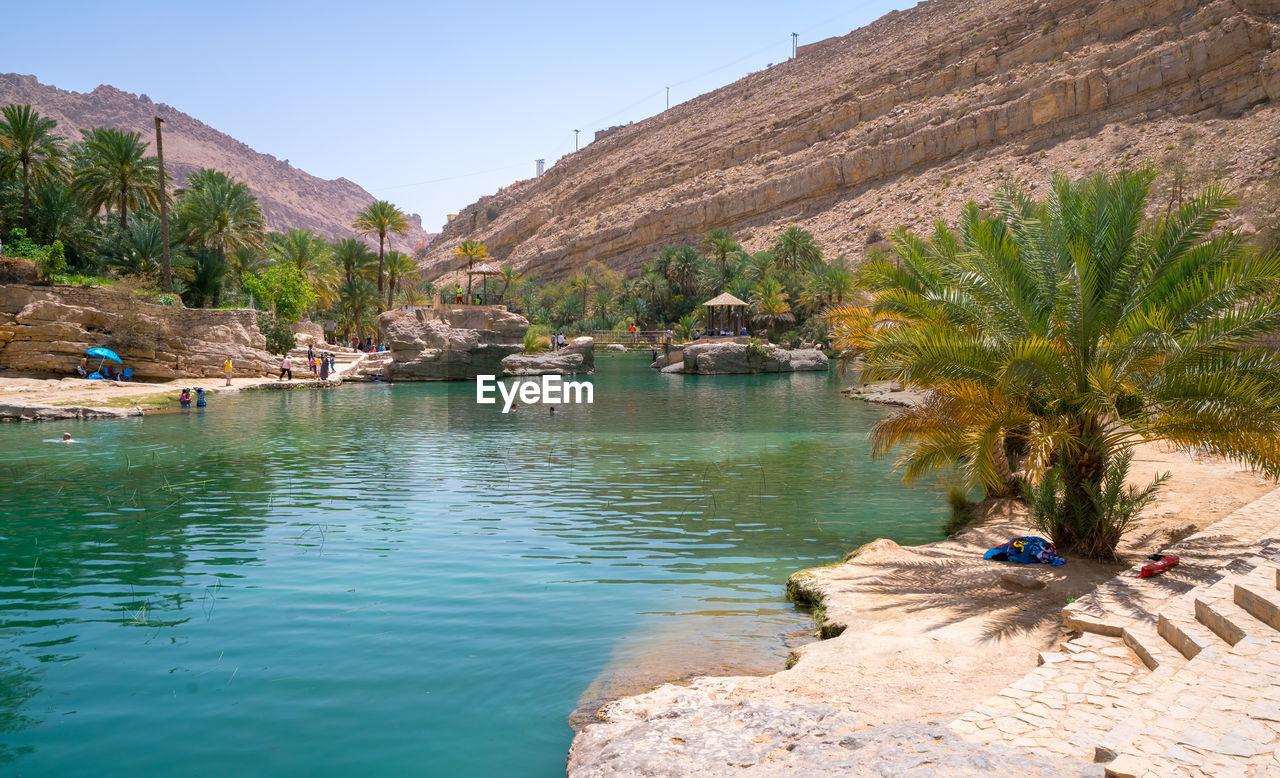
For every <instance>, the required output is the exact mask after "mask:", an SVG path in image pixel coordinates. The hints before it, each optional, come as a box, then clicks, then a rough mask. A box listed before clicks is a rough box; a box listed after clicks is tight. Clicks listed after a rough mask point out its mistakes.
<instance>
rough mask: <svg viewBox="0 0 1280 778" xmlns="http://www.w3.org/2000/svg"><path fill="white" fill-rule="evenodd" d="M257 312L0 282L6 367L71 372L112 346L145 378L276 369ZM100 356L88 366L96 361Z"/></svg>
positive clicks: (0, 343) (0, 359)
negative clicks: (227, 363)
mask: <svg viewBox="0 0 1280 778" xmlns="http://www.w3.org/2000/svg"><path fill="white" fill-rule="evenodd" d="M266 344H267V341H266V338H265V337H264V336H263V335H262V333H261V332H260V331H259V330H258V319H257V313H256V312H255V311H252V310H216V311H210V310H202V309H187V308H177V307H172V306H167V305H149V304H147V303H142V302H139V301H138V300H137V299H136V298H134V297H133V296H131V295H129V294H128V293H126V292H119V291H115V290H111V289H104V288H80V287H71V286H30V285H25V284H6V285H0V368H3V369H6V370H18V371H23V372H31V373H40V374H53V375H59V376H66V375H71V374H73V373H74V371H75V367H76V365H77V364H79V362H80V358H81V357H83V356H84V352H85V350H86V349H89V348H93V347H94V346H106V347H108V348H111V349H113V350H114V351H115V352H116V353H118V354H119V355H120V357H121V358H122V359H123V360H124V366H125V367H127V368H130V369H131V370H133V376H134V378H135V379H139V380H166V379H170V378H200V377H213V376H221V375H222V363H223V360H225V359H227V358H228V357H230V358H231V360H232V362H233V364H234V365H235V373H236V375H237V376H259V375H265V374H269V373H271V372H272V371H273V370H275V369H276V364H277V361H276V358H275V357H274V356H272V355H271V354H269V353H267V351H266V350H265V349H266ZM96 366H97V365H96V361H94V363H93V364H91V365H90V367H96Z"/></svg>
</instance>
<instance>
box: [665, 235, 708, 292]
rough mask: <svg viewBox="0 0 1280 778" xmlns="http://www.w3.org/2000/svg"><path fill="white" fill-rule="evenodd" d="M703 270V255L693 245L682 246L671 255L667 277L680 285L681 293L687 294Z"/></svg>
mask: <svg viewBox="0 0 1280 778" xmlns="http://www.w3.org/2000/svg"><path fill="white" fill-rule="evenodd" d="M701 271H702V257H701V256H699V255H698V252H697V251H696V250H695V249H694V248H693V246H681V247H680V248H678V249H676V250H675V253H674V254H673V255H672V256H671V263H670V265H669V267H668V269H667V278H668V279H669V280H671V282H672V283H674V284H676V285H677V286H679V287H680V293H681V294H683V295H686V296H687V295H688V294H689V291H690V289H692V287H693V283H694V281H696V280H697V278H698V275H699V274H700V273H701Z"/></svg>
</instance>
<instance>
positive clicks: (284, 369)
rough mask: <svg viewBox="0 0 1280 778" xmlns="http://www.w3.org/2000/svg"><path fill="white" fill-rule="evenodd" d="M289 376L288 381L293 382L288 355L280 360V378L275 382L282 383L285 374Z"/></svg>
mask: <svg viewBox="0 0 1280 778" xmlns="http://www.w3.org/2000/svg"><path fill="white" fill-rule="evenodd" d="M286 373H287V374H288V375H289V380H290V381H292V380H293V361H292V360H290V359H289V355H288V354H285V355H284V359H282V360H280V377H279V378H277V379H276V380H277V381H283V380H284V377H285V374H286Z"/></svg>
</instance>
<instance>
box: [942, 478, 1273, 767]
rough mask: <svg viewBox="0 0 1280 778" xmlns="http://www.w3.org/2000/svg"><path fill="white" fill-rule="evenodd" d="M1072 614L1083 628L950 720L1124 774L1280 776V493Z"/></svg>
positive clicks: (978, 737) (976, 732)
mask: <svg viewBox="0 0 1280 778" xmlns="http://www.w3.org/2000/svg"><path fill="white" fill-rule="evenodd" d="M1171 553H1176V554H1179V555H1180V556H1181V558H1182V564H1180V565H1179V566H1178V567H1176V568H1174V570H1172V571H1170V572H1169V573H1166V574H1165V575H1163V576H1160V577H1157V578H1154V579H1141V578H1138V577H1137V575H1136V574H1137V567H1135V568H1133V569H1131V570H1128V571H1126V572H1125V573H1123V574H1121V575H1120V576H1117V577H1116V578H1115V579H1113V580H1112V581H1110V582H1108V583H1107V584H1104V585H1103V586H1101V587H1099V588H1098V589H1097V590H1095V591H1094V592H1092V593H1091V594H1089V595H1088V596H1086V597H1082V598H1081V599H1080V600H1078V601H1077V602H1075V603H1072V604H1070V605H1068V606H1067V608H1065V609H1064V611H1063V618H1064V621H1065V622H1066V623H1067V624H1068V625H1069V626H1073V627H1076V628H1077V629H1079V630H1081V632H1082V634H1081V635H1080V637H1077V638H1075V639H1072V640H1068V641H1067V642H1065V643H1064V644H1063V646H1062V650H1061V651H1058V652H1053V653H1045V654H1042V655H1041V663H1042V664H1041V666H1040V667H1038V668H1037V669H1036V670H1035V671H1033V672H1032V673H1030V674H1029V675H1027V676H1025V677H1023V678H1021V679H1019V680H1018V681H1015V682H1014V683H1012V684H1010V685H1009V686H1008V687H1007V688H1005V689H1003V690H1002V691H1001V692H1000V693H999V694H997V695H996V696H995V697H992V698H991V699H989V700H986V701H985V702H984V703H983V705H981V706H979V707H978V708H976V709H975V710H973V711H971V712H969V713H967V714H965V715H964V716H961V717H960V718H959V719H957V720H956V721H954V722H951V724H950V725H949V726H950V727H951V729H952V730H953V731H954V732H956V733H958V734H960V735H961V736H963V737H965V738H967V739H969V740H972V741H975V742H986V743H1003V744H1006V745H1010V746H1014V747H1020V748H1034V749H1037V750H1040V751H1043V752H1047V753H1053V754H1058V755H1061V756H1064V757H1071V758H1076V759H1081V758H1083V759H1092V760H1094V761H1095V762H1100V763H1103V764H1105V765H1106V774H1107V775H1112V776H1161V777H1163V776H1213V777H1214V778H1219V777H1224V776H1263V775H1280V569H1278V568H1280V490H1276V491H1274V492H1272V493H1270V494H1268V495H1266V496H1264V497H1262V498H1260V499H1258V500H1256V501H1254V502H1253V503H1250V504H1249V505H1247V506H1245V507H1243V508H1241V509H1240V510H1238V511H1236V512H1235V513H1233V514H1231V515H1230V516H1228V517H1226V518H1225V519H1223V520H1221V521H1219V522H1218V523H1216V524H1214V525H1213V526H1212V527H1210V528H1209V529H1207V530H1205V531H1203V532H1200V533H1197V534H1195V535H1192V536H1191V537H1189V538H1187V539H1186V540H1184V541H1182V542H1181V543H1179V544H1177V546H1175V547H1174V548H1173V549H1171Z"/></svg>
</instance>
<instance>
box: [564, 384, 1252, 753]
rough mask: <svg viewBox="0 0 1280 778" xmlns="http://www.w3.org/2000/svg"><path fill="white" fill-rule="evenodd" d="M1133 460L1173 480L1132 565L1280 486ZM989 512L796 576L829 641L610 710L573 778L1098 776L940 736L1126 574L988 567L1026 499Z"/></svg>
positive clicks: (794, 589)
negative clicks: (784, 662) (1065, 615)
mask: <svg viewBox="0 0 1280 778" xmlns="http://www.w3.org/2000/svg"><path fill="white" fill-rule="evenodd" d="M894 394H896V393H894ZM1135 464H1136V465H1137V466H1138V467H1140V472H1134V473H1133V474H1132V476H1133V478H1134V479H1135V480H1137V481H1141V480H1142V479H1144V478H1145V479H1148V480H1149V479H1150V477H1151V476H1152V475H1153V474H1154V473H1155V472H1163V471H1165V470H1171V471H1172V472H1173V479H1172V480H1171V482H1170V488H1169V489H1168V490H1167V491H1166V493H1165V494H1164V495H1163V496H1162V497H1161V499H1160V501H1159V502H1158V503H1157V504H1156V505H1153V506H1152V507H1150V508H1149V509H1148V510H1147V511H1145V512H1144V514H1143V516H1142V517H1141V518H1140V519H1139V521H1138V522H1137V524H1136V525H1135V527H1134V528H1133V531H1132V532H1131V533H1130V535H1129V536H1128V539H1127V541H1126V544H1125V545H1122V547H1121V552H1122V553H1123V554H1125V555H1126V556H1127V557H1128V558H1129V559H1130V560H1132V559H1138V558H1141V556H1145V554H1146V553H1148V552H1149V551H1150V550H1152V549H1151V548H1150V547H1148V546H1149V543H1150V541H1149V540H1148V539H1149V538H1152V537H1156V538H1159V537H1168V536H1169V533H1171V532H1172V531H1173V530H1175V529H1177V528H1179V527H1185V526H1186V524H1187V522H1188V520H1194V521H1195V522H1196V523H1197V524H1199V525H1200V526H1201V527H1203V526H1204V525H1205V523H1211V522H1213V521H1216V520H1217V519H1220V518H1223V517H1225V516H1227V515H1229V514H1231V513H1232V512H1233V511H1235V510H1236V509H1237V508H1240V507H1242V506H1244V505H1247V504H1249V503H1251V502H1253V501H1254V500H1255V499H1257V498H1258V497H1261V496H1262V495H1265V494H1267V493H1269V492H1270V491H1271V490H1272V489H1274V484H1272V483H1269V482H1267V481H1266V480H1265V479H1262V478H1259V477H1258V476H1256V475H1253V474H1251V473H1248V472H1247V471H1244V470H1240V469H1238V468H1236V467H1234V466H1232V465H1230V464H1228V463H1225V462H1222V461H1220V460H1207V459H1200V460H1195V459H1191V458H1190V457H1187V456H1186V455H1185V454H1183V453H1180V452H1175V451H1170V450H1165V449H1159V448H1157V447H1155V446H1142V447H1140V448H1139V451H1138V454H1137V457H1136V459H1135ZM1225 489H1229V490H1230V493H1231V495H1232V498H1231V500H1230V501H1229V502H1223V494H1224V490H1225ZM982 514H983V515H982V516H981V518H979V519H978V520H977V521H976V522H975V523H974V524H973V525H971V526H970V528H968V529H966V530H964V531H963V532H961V533H960V534H958V535H956V536H955V537H952V538H949V539H947V540H942V541H937V542H934V543H928V544H924V545H920V546H912V547H904V546H900V545H898V544H897V543H894V542H893V541H890V540H884V539H882V540H877V541H874V542H872V543H869V544H866V545H864V546H863V547H861V548H859V549H858V550H857V551H855V552H854V553H852V554H850V555H849V556H848V557H846V559H845V560H844V561H842V562H838V563H835V564H832V565H828V566H824V567H819V568H813V569H809V570H802V571H798V572H797V573H795V574H793V575H792V576H791V577H790V580H789V581H788V582H787V588H788V593H789V595H790V596H791V598H792V599H794V600H797V601H800V602H802V603H805V604H808V605H810V606H811V607H813V609H814V611H815V619H816V620H817V621H818V625H819V630H820V633H821V635H822V637H824V638H826V639H823V640H820V641H818V642H815V643H810V644H806V645H803V646H801V647H799V648H798V649H796V651H795V652H794V653H793V656H792V658H791V659H790V660H789V661H788V667H787V668H786V669H782V670H779V671H778V672H776V673H773V674H771V675H764V676H733V677H709V676H704V677H698V678H695V679H693V680H692V681H690V682H688V683H668V684H664V685H662V686H659V687H657V688H656V689H653V690H652V691H649V692H647V693H644V694H639V695H635V696H631V697H624V698H621V699H618V700H614V701H613V702H611V703H609V704H607V705H605V706H604V707H602V708H601V709H600V710H599V712H598V713H597V714H596V718H597V719H598V721H597V722H596V723H592V724H590V725H588V726H586V727H584V728H583V729H582V730H581V731H580V732H579V733H578V734H577V736H576V737H575V738H574V741H573V745H572V748H571V750H570V753H569V756H568V775H569V776H570V777H571V778H586V777H588V776H590V777H592V778H594V777H595V776H615V775H648V776H684V775H690V774H699V775H707V776H719V775H741V774H744V773H745V772H747V771H749V772H750V774H751V775H848V774H855V775H885V776H889V775H902V774H913V773H912V771H913V770H916V771H919V774H947V775H964V776H980V775H1003V774H1010V775H1101V774H1102V768H1101V767H1100V766H1098V765H1093V764H1090V763H1089V762H1087V761H1079V760H1071V759H1062V758H1061V757H1059V756H1054V757H1053V758H1051V759H1045V758H1043V755H1041V756H1039V757H1037V756H1033V755H1031V754H1030V753H1029V752H1026V751H1020V752H1015V751H1010V750H993V749H991V748H990V747H988V746H986V745H981V744H974V743H967V742H965V741H963V740H960V739H957V738H953V737H950V736H948V735H946V734H945V733H943V732H942V731H941V727H940V726H939V724H945V723H948V722H954V721H955V720H957V719H958V718H959V717H960V716H963V715H966V714H968V713H969V712H970V711H972V710H974V709H976V708H978V707H979V706H981V705H982V704H983V703H984V701H985V700H987V699H989V698H990V697H991V696H992V695H995V694H996V693H997V692H1000V691H1001V690H1002V689H1003V688H1004V687H1005V686H1006V685H1007V684H1009V683H1010V682H1011V681H1013V680H1016V679H1018V678H1021V677H1022V676H1024V675H1025V674H1026V673H1028V672H1030V671H1031V670H1034V669H1035V667H1036V665H1037V663H1038V661H1040V660H1041V659H1042V654H1048V653H1050V652H1053V651H1055V650H1057V648H1058V647H1059V646H1060V645H1061V642H1062V640H1063V639H1064V637H1066V635H1067V632H1066V628H1065V627H1064V625H1063V620H1062V606H1063V603H1064V602H1068V601H1070V600H1071V599H1074V598H1081V597H1084V596H1085V595H1087V594H1088V593H1089V592H1092V591H1094V590H1095V589H1096V588H1097V587H1098V586H1100V585H1102V584H1103V583H1105V582H1109V581H1111V580H1113V577H1114V576H1115V575H1116V574H1117V573H1118V572H1120V571H1121V570H1122V569H1123V568H1124V567H1125V565H1124V563H1100V562H1093V561H1089V560H1084V559H1079V558H1069V559H1068V563H1067V565H1065V566H1063V567H1049V566H1011V565H1008V564H1005V563H1000V562H993V561H989V560H985V559H983V558H982V552H983V551H985V550H986V549H987V548H990V547H992V546H994V545H996V544H998V543H1001V542H1004V541H1005V540H1008V539H1009V538H1010V537H1016V536H1018V535H1025V534H1033V533H1032V530H1031V529H1030V527H1029V526H1028V525H1027V523H1026V517H1025V512H1024V509H1023V508H1021V507H1020V506H1019V505H1018V504H1017V503H1013V502H1011V501H996V502H993V503H990V504H988V505H985V506H984V509H983V511H982ZM1014 745H1018V744H1016V743H1015V744H1014ZM941 765H945V766H946V767H945V769H942V768H941V767H939V766H941ZM1001 770H1010V771H1011V772H1008V773H1002V772H1000V771H1001ZM1037 771H1038V772H1037Z"/></svg>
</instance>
